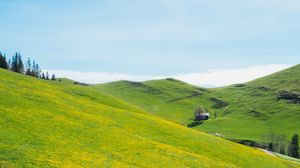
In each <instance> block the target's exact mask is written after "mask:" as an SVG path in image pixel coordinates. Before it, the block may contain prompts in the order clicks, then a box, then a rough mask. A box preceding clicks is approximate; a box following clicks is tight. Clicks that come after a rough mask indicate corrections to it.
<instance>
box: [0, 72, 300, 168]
mask: <svg viewBox="0 0 300 168" xmlns="http://www.w3.org/2000/svg"><path fill="white" fill-rule="evenodd" d="M0 76H1V78H0V125H1V127H0V167H174V166H176V167H272V168H276V167H278V168H282V167H297V166H299V165H296V164H293V163H291V162H287V161H284V160H281V159H279V158H276V157H272V156H269V155H267V154H265V153H264V152H262V151H259V150H256V149H251V148H249V147H245V146H242V145H238V144H235V143H232V142H230V141H226V140H223V139H220V138H217V137H214V136H211V135H208V134H205V133H201V132H199V131H194V130H192V129H188V128H186V127H183V126H180V125H178V124H174V123H172V122H168V121H166V120H163V119H160V118H158V117H155V116H153V115H150V114H148V113H147V112H144V111H142V110H140V109H138V108H136V107H133V106H131V105H130V104H128V103H126V102H124V101H121V100H118V99H116V98H113V97H111V96H107V95H105V94H102V93H100V92H99V91H96V90H94V89H93V88H90V87H83V86H76V85H72V84H69V85H68V84H65V83H59V82H52V81H44V80H39V79H35V78H31V77H27V76H24V75H20V74H15V73H13V72H9V71H5V70H1V69H0Z"/></svg>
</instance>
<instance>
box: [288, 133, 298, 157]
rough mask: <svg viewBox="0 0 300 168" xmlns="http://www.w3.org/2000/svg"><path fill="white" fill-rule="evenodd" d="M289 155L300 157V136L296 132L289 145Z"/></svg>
mask: <svg viewBox="0 0 300 168" xmlns="http://www.w3.org/2000/svg"><path fill="white" fill-rule="evenodd" d="M289 156H292V157H295V158H299V136H298V134H294V135H293V137H292V141H291V144H290V146H289Z"/></svg>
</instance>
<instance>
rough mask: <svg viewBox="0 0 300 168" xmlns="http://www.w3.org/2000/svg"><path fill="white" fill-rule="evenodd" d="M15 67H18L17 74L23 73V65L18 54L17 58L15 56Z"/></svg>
mask: <svg viewBox="0 0 300 168" xmlns="http://www.w3.org/2000/svg"><path fill="white" fill-rule="evenodd" d="M17 65H18V72H19V73H24V64H23V61H22V58H21V55H20V53H18V56H17Z"/></svg>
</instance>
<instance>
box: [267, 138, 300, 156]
mask: <svg viewBox="0 0 300 168" xmlns="http://www.w3.org/2000/svg"><path fill="white" fill-rule="evenodd" d="M263 140H264V145H263V148H265V149H267V150H269V151H273V152H277V153H280V154H283V155H289V156H291V157H294V158H300V151H299V135H298V134H294V135H293V136H292V137H291V140H290V141H288V140H287V138H286V136H285V135H276V134H274V133H268V134H264V135H263Z"/></svg>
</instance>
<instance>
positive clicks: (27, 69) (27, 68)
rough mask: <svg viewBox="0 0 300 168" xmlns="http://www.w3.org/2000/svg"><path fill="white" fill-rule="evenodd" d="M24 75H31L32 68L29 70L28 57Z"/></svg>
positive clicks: (29, 62)
mask: <svg viewBox="0 0 300 168" xmlns="http://www.w3.org/2000/svg"><path fill="white" fill-rule="evenodd" d="M25 74H26V75H29V76H32V70H31V61H30V58H28V60H27V63H26V72H25Z"/></svg>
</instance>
